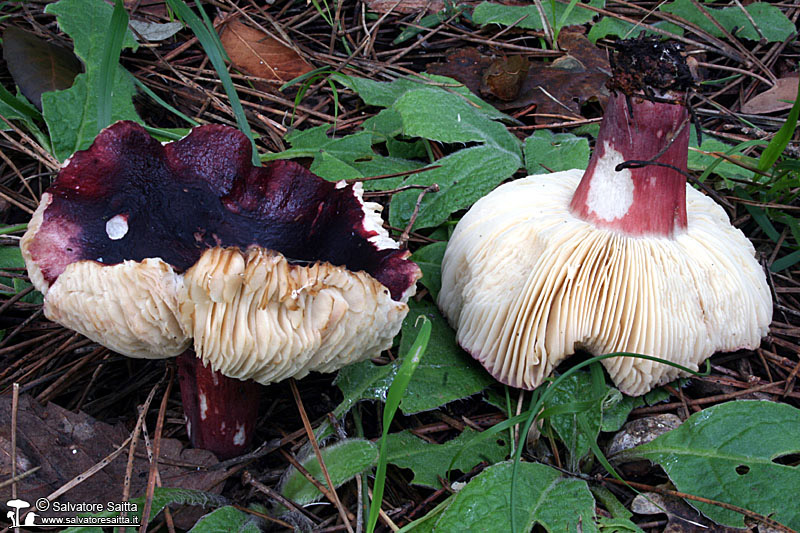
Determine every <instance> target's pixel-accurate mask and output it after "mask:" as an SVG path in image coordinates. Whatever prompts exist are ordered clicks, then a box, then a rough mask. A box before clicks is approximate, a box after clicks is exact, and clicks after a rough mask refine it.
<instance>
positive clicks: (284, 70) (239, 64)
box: [220, 20, 314, 83]
mask: <svg viewBox="0 0 800 533" xmlns="http://www.w3.org/2000/svg"><path fill="white" fill-rule="evenodd" d="M220 39H221V40H222V46H223V47H225V51H226V52H227V53H228V57H230V59H231V63H233V65H234V66H235V67H236V68H238V69H239V70H242V71H243V72H246V73H247V74H250V75H251V76H256V77H259V78H264V79H265V80H276V81H279V82H281V83H285V82H287V81H289V80H291V79H294V78H296V77H298V76H302V75H303V74H305V73H307V72H310V71H312V70H313V69H314V67H312V66H311V65H310V64H309V63H308V62H307V61H306V60H305V59H303V58H302V57H301V56H300V55H299V54H298V53H297V52H295V51H294V50H292V49H291V48H289V47H288V46H286V45H285V44H283V43H281V42H279V41H278V40H277V39H274V38H272V37H270V36H269V35H267V34H266V33H264V32H263V31H261V30H258V29H255V28H251V27H250V26H247V25H246V24H244V23H242V22H239V21H238V20H234V21H231V22H228V23H227V24H226V25H225V28H224V29H223V30H222V33H221V34H220Z"/></svg>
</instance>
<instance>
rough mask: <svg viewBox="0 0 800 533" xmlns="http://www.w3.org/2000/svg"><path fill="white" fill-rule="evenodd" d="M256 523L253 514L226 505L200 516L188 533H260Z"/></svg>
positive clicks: (256, 519) (257, 521) (256, 520)
mask: <svg viewBox="0 0 800 533" xmlns="http://www.w3.org/2000/svg"><path fill="white" fill-rule="evenodd" d="M258 523H259V520H258V518H256V517H255V516H253V515H250V514H247V513H245V512H242V511H240V510H239V509H237V508H235V507H231V506H230V505H226V506H225V507H220V508H219V509H215V510H213V511H211V512H210V513H208V514H207V515H205V516H203V517H202V518H200V520H198V521H197V523H196V524H195V525H194V526H193V527H192V529H190V530H189V533H260V532H261V528H260V527H258Z"/></svg>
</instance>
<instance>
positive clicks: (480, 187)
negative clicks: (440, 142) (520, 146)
mask: <svg viewBox="0 0 800 533" xmlns="http://www.w3.org/2000/svg"><path fill="white" fill-rule="evenodd" d="M520 164H521V159H520V158H519V156H517V155H516V154H513V153H511V152H508V151H505V150H502V149H498V148H497V146H495V145H488V146H473V147H471V148H465V149H463V150H459V151H458V152H455V153H452V154H450V155H448V156H446V157H443V158H442V159H439V160H438V161H436V163H435V165H438V166H439V167H440V168H436V169H433V170H430V171H427V172H420V173H418V174H413V175H411V176H409V177H408V178H406V179H405V180H404V181H403V182H402V185H411V184H414V185H425V186H428V185H432V184H434V183H436V184H438V185H439V192H436V193H429V194H426V195H425V198H424V201H423V202H422V205H421V206H420V210H419V214H418V216H417V220H416V221H415V223H414V228H415V229H422V228H431V227H435V226H438V225H440V224H442V223H443V222H445V221H446V220H447V218H448V217H449V216H450V215H451V214H452V213H454V212H455V211H458V210H459V209H466V208H468V207H470V206H471V205H472V204H474V203H475V202H476V201H478V199H480V198H482V197H483V196H486V195H487V194H489V192H491V191H492V189H494V188H495V187H497V186H498V185H500V184H501V183H502V182H503V181H505V180H507V179H508V178H510V177H511V176H513V175H514V173H515V172H516V171H517V169H518V168H519V167H520ZM418 197H419V190H410V191H403V192H399V193H397V194H395V195H394V196H393V197H392V202H391V209H390V211H389V223H390V224H391V225H392V226H394V227H396V228H404V227H406V226H407V225H408V222H409V221H410V220H411V214H412V213H413V211H414V206H415V205H416V203H417V198H418Z"/></svg>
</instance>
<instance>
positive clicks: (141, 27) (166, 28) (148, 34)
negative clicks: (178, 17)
mask: <svg viewBox="0 0 800 533" xmlns="http://www.w3.org/2000/svg"><path fill="white" fill-rule="evenodd" d="M130 26H131V28H133V29H134V30H135V31H136V34H138V35H136V34H134V35H136V36H137V38H138V37H139V36H141V37H142V38H143V39H146V40H148V41H150V42H155V41H163V40H164V39H169V38H170V37H172V36H173V35H175V34H176V33H178V32H179V31H181V29H182V28H183V24H181V23H180V22H167V23H166V24H159V23H157V22H150V21H147V20H132V21H130Z"/></svg>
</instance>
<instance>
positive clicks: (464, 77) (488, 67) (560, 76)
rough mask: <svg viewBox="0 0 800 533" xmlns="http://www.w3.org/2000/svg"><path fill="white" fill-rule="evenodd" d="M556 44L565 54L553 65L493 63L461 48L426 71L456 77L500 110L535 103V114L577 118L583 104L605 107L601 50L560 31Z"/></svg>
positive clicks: (605, 69) (580, 36) (604, 63)
mask: <svg viewBox="0 0 800 533" xmlns="http://www.w3.org/2000/svg"><path fill="white" fill-rule="evenodd" d="M558 43H559V46H560V47H561V49H562V50H564V51H566V52H567V53H566V54H565V55H564V56H562V57H560V58H558V59H557V60H555V61H553V62H551V63H541V62H539V63H534V64H530V65H526V64H525V63H527V61H526V60H524V58H521V57H520V59H514V57H518V56H512V57H510V58H492V57H489V56H484V55H482V54H481V53H480V52H478V50H477V49H475V48H461V49H457V50H452V51H449V52H447V53H446V54H445V60H446V61H445V62H444V63H435V64H433V65H430V66H429V68H428V72H429V73H432V74H439V75H441V76H448V77H451V78H454V79H456V80H458V81H460V82H461V83H463V84H464V85H465V86H467V88H469V89H470V90H471V91H472V92H473V93H476V94H482V95H484V96H494V97H495V98H496V99H497V100H500V101H499V102H497V103H496V104H495V106H496V107H497V108H498V109H503V110H508V109H519V108H523V107H528V106H530V105H532V104H536V113H539V114H555V115H564V114H572V115H575V116H579V115H580V109H581V106H582V105H583V104H585V103H586V102H589V101H592V100H597V101H599V102H600V104H601V105H604V104H605V101H606V100H607V98H608V94H609V92H608V89H606V87H605V83H606V80H608V78H609V77H610V75H611V67H610V65H609V63H608V59H607V56H606V53H605V51H603V50H601V49H600V48H598V47H596V46H595V45H593V44H592V43H591V42H590V41H589V40H588V39H587V38H586V37H585V36H584V35H583V34H580V33H575V32H567V31H562V32H561V34H560V36H559V39H558ZM522 61H525V63H523V62H522ZM526 67H528V68H527V75H523V74H525V68H526Z"/></svg>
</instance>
